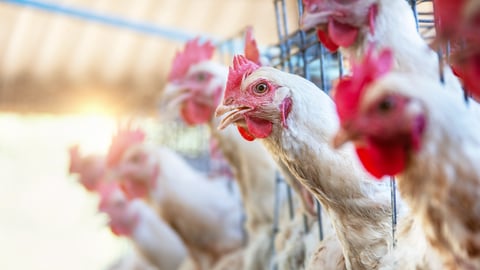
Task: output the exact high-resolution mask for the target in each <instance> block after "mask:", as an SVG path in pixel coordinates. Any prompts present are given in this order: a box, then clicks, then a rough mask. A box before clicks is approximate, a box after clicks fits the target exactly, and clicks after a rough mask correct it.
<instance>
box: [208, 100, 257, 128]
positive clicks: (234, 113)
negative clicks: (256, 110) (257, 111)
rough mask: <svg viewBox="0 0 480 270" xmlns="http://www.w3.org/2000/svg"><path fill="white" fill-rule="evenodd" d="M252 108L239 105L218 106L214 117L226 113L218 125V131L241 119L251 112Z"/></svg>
mask: <svg viewBox="0 0 480 270" xmlns="http://www.w3.org/2000/svg"><path fill="white" fill-rule="evenodd" d="M251 110H252V108H250V107H246V106H240V105H219V106H218V107H217V109H216V110H215V117H220V116H222V115H224V114H226V113H228V114H227V115H226V116H225V117H224V118H223V119H222V121H221V122H220V124H219V125H218V129H219V130H223V129H225V128H226V127H227V126H228V125H230V124H233V123H235V122H237V121H239V120H241V119H243V117H244V116H243V114H244V113H246V112H248V111H251Z"/></svg>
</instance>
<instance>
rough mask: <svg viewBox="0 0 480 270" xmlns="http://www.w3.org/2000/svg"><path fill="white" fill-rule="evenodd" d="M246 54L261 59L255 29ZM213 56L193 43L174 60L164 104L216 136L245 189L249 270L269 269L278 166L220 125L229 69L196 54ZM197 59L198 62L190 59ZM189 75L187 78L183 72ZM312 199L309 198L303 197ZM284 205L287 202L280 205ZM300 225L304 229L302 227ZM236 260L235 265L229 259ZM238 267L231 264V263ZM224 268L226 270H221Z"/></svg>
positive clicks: (288, 177)
mask: <svg viewBox="0 0 480 270" xmlns="http://www.w3.org/2000/svg"><path fill="white" fill-rule="evenodd" d="M246 39H247V42H246V51H247V52H248V53H249V55H250V57H252V58H259V52H258V48H257V47H256V44H255V40H254V39H253V36H252V33H251V29H250V31H247V37H246ZM193 47H195V48H196V51H197V52H198V51H203V52H204V55H207V53H205V52H212V51H211V50H212V47H211V45H209V44H208V43H206V44H203V45H200V44H199V43H198V41H197V40H193V41H189V42H188V43H187V45H186V46H185V50H184V51H183V52H181V53H178V54H177V56H176V58H175V59H174V64H173V67H172V73H171V74H173V75H175V76H171V79H170V81H169V84H168V85H167V86H166V88H165V91H164V94H163V103H166V106H168V107H170V108H175V107H178V106H179V107H180V108H179V109H180V112H181V115H182V119H183V120H184V121H185V122H186V123H188V124H191V125H198V124H207V125H208V126H209V128H210V131H211V135H212V137H213V138H214V139H216V141H218V146H219V148H220V149H221V151H222V154H223V156H224V157H225V158H226V159H227V161H228V163H229V164H230V166H231V168H232V171H233V174H234V178H235V179H236V181H237V184H238V186H239V188H240V192H241V195H242V201H243V204H244V208H245V215H246V221H245V222H246V223H245V225H246V229H247V233H248V238H249V243H248V246H247V248H246V249H245V251H244V252H243V253H237V256H244V258H245V261H244V262H243V266H238V267H240V268H242V267H243V268H244V269H259V270H260V269H264V268H266V267H268V265H269V264H270V259H271V256H272V254H271V251H272V250H271V248H272V247H271V245H270V244H269V243H270V241H267V239H269V238H270V237H272V229H271V227H272V223H273V215H274V201H275V193H274V192H275V178H276V172H277V171H278V168H277V165H276V163H275V161H274V159H273V158H272V156H271V155H270V154H269V153H268V151H267V150H266V149H265V147H264V146H263V145H262V144H261V143H260V142H247V141H245V140H244V139H243V138H242V137H241V136H240V135H239V134H238V131H237V130H236V128H235V127H233V126H231V127H228V128H226V129H225V130H223V131H219V130H218V129H217V126H218V124H219V122H220V120H219V119H217V118H215V117H214V115H213V111H214V110H215V108H216V107H217V105H218V104H219V103H220V100H221V97H222V95H223V90H224V88H225V83H226V80H227V75H228V69H227V67H226V66H224V65H221V64H220V63H218V62H216V61H214V60H211V57H212V55H209V57H206V58H205V59H202V60H200V61H199V60H198V59H197V58H196V56H195V57H194V56H193V55H196V52H195V51H192V49H191V48H193ZM190 55H192V56H190ZM179 70H183V72H178V71H179ZM280 170H281V171H282V172H283V175H285V178H286V180H287V181H288V182H289V183H290V184H291V185H292V187H293V188H294V190H295V191H296V192H297V194H299V195H300V196H301V194H302V193H301V190H302V187H301V185H299V183H298V182H297V181H296V179H293V176H291V174H289V173H288V171H285V168H284V167H282V168H280ZM301 197H302V198H306V196H301ZM279 201H280V202H283V201H284V200H283V198H280V199H279ZM302 205H304V208H306V209H307V208H310V207H311V206H310V205H311V203H308V202H306V199H304V200H302ZM299 225H300V224H299ZM228 260H230V259H228ZM225 264H227V265H229V267H233V266H232V265H231V264H229V263H228V262H227V263H225ZM221 267H222V266H220V269H221Z"/></svg>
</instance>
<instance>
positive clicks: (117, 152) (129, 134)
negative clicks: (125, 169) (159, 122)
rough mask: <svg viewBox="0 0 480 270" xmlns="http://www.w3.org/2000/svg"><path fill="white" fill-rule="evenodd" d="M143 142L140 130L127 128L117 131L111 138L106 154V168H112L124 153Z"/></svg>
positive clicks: (143, 136)
mask: <svg viewBox="0 0 480 270" xmlns="http://www.w3.org/2000/svg"><path fill="white" fill-rule="evenodd" d="M144 140H145V132H143V131H142V130H140V129H138V128H137V129H135V130H134V129H132V128H131V127H130V126H127V128H123V129H119V130H118V131H117V134H115V135H114V136H113V138H112V144H111V145H110V149H109V150H108V154H107V167H109V168H112V167H114V166H115V165H118V163H119V162H120V160H121V159H122V156H123V154H124V153H125V151H126V150H127V149H128V148H130V147H131V146H133V145H135V144H139V143H142V142H143V141H144Z"/></svg>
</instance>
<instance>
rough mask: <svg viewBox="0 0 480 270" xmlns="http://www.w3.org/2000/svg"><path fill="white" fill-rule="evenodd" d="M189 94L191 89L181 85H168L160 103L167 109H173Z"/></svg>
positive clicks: (189, 95) (190, 94) (188, 96)
mask: <svg viewBox="0 0 480 270" xmlns="http://www.w3.org/2000/svg"><path fill="white" fill-rule="evenodd" d="M191 96H192V91H190V90H189V89H187V88H184V87H183V86H182V85H169V86H167V88H165V90H164V94H163V98H162V103H163V104H164V105H165V106H166V108H167V109H168V110H173V109H174V108H176V107H177V106H178V105H179V104H181V103H183V102H184V101H185V100H187V99H188V98H190V97H191Z"/></svg>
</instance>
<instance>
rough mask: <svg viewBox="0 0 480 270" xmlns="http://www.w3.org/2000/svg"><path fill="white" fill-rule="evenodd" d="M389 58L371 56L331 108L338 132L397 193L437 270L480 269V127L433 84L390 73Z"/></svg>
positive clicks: (339, 140)
mask: <svg viewBox="0 0 480 270" xmlns="http://www.w3.org/2000/svg"><path fill="white" fill-rule="evenodd" d="M392 62H393V57H392V52H391V51H388V50H383V51H381V52H380V53H379V55H378V56H377V55H375V54H373V53H369V54H368V55H367V57H366V59H365V60H364V61H362V62H361V63H359V64H356V65H355V66H354V69H353V74H352V76H351V77H347V78H344V79H342V80H341V81H340V82H339V83H338V85H337V87H336V90H335V96H334V100H335V102H336V104H337V108H338V115H339V117H340V119H341V129H340V130H339V131H338V132H337V134H336V136H335V139H334V144H335V145H336V146H337V147H338V146H340V145H341V144H342V143H343V142H346V141H349V140H351V141H353V142H354V143H355V147H356V152H357V154H358V157H359V158H360V160H361V162H362V164H363V165H364V167H365V168H366V169H367V170H368V171H369V172H370V173H371V174H372V175H374V176H376V177H382V176H384V175H396V179H397V182H398V189H399V191H400V193H401V195H402V197H403V198H404V200H405V201H406V203H408V205H409V206H410V208H411V211H412V215H414V217H415V221H417V222H419V226H422V228H423V231H424V233H425V236H426V239H427V240H428V243H429V244H430V246H431V247H432V248H434V249H436V250H437V252H438V253H439V254H440V255H441V256H440V257H441V258H442V259H443V264H444V266H443V269H478V268H480V240H479V239H480V226H479V225H478V224H480V210H479V209H480V188H479V187H480V171H479V169H478V160H480V151H479V150H480V128H479V127H480V119H479V118H478V117H477V116H478V115H477V114H475V113H472V109H474V107H472V106H470V104H468V105H467V104H465V102H464V100H463V99H462V98H461V97H458V96H457V95H455V94H454V93H453V92H452V91H445V90H444V89H443V86H442V85H441V84H440V82H438V81H437V80H432V79H431V78H427V77H424V76H419V75H418V74H412V73H401V72H395V71H392Z"/></svg>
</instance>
